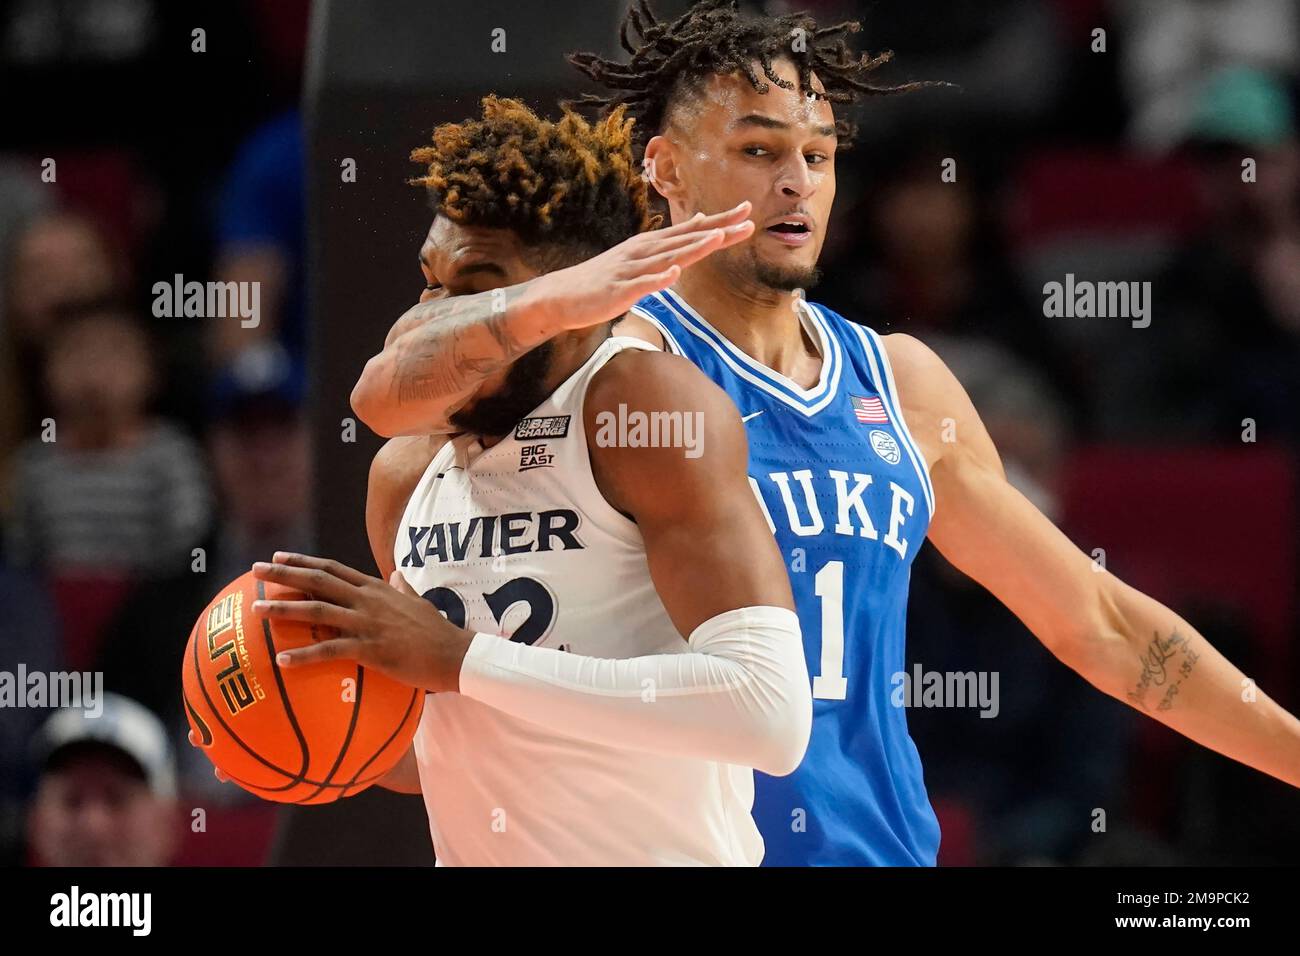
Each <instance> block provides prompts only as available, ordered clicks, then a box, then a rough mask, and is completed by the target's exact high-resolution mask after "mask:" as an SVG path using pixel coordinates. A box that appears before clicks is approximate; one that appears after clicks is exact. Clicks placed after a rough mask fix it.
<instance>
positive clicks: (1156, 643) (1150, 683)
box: [1128, 627, 1200, 710]
mask: <svg viewBox="0 0 1300 956" xmlns="http://www.w3.org/2000/svg"><path fill="white" fill-rule="evenodd" d="M1178 655H1181V656H1182V660H1181V661H1175V660H1174V658H1175V657H1176V656H1178ZM1138 659H1139V661H1140V662H1141V664H1142V670H1141V671H1140V672H1139V674H1138V679H1137V683H1136V684H1135V685H1134V686H1133V689H1132V690H1131V691H1129V692H1128V699H1129V700H1130V701H1132V702H1133V703H1134V704H1135V705H1136V706H1138V707H1141V708H1142V709H1143V710H1149V709H1150V708H1148V707H1147V695H1148V692H1149V691H1150V690H1151V688H1153V687H1156V688H1162V690H1158V691H1156V693H1157V694H1158V695H1159V697H1160V699H1159V701H1158V702H1157V704H1156V710H1169V709H1171V708H1172V707H1173V706H1174V699H1175V698H1176V697H1177V696H1178V688H1179V686H1180V685H1181V684H1182V682H1183V681H1185V680H1186V679H1187V678H1189V677H1191V676H1192V670H1193V669H1194V668H1195V667H1196V662H1197V661H1198V660H1200V655H1199V654H1198V653H1197V652H1196V651H1195V649H1193V647H1192V645H1191V642H1190V641H1189V639H1188V638H1187V637H1186V636H1185V635H1183V634H1180V633H1178V628H1176V627H1175V628H1174V629H1173V631H1171V632H1170V634H1169V636H1168V637H1161V636H1160V632H1159V631H1156V632H1155V634H1154V636H1153V637H1152V638H1151V643H1150V644H1148V645H1147V646H1146V649H1145V650H1144V651H1143V652H1142V653H1141V655H1139V658H1138Z"/></svg>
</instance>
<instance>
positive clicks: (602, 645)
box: [393, 337, 763, 866]
mask: <svg viewBox="0 0 1300 956" xmlns="http://www.w3.org/2000/svg"><path fill="white" fill-rule="evenodd" d="M626 348H644V349H651V348H652V346H649V345H647V344H646V343H644V342H641V341H639V340H636V339H630V338H622V337H615V338H610V339H608V340H606V341H605V342H603V343H601V345H600V346H599V347H598V348H597V349H596V351H595V353H594V354H593V355H592V356H591V358H590V359H589V360H588V361H587V362H586V363H585V364H584V365H583V366H582V367H581V368H580V369H578V370H577V371H576V372H574V373H573V375H572V376H570V377H569V378H568V379H567V380H566V381H565V382H564V383H563V384H562V385H560V387H559V388H557V389H556V390H555V392H554V393H553V394H552V395H551V396H550V398H548V399H547V400H546V401H545V402H543V403H542V404H541V405H540V406H538V407H537V408H536V409H535V410H534V411H533V412H532V413H531V414H530V415H529V416H528V417H527V418H525V419H523V420H522V421H521V422H520V423H519V424H518V425H517V426H516V427H515V430H514V432H513V434H511V435H510V436H508V437H506V438H505V439H503V440H502V441H500V442H499V443H497V444H495V445H493V446H492V447H491V448H488V449H484V448H483V447H482V445H481V444H480V443H479V442H478V441H477V440H476V439H474V438H473V436H459V437H457V438H455V439H453V440H451V441H450V442H448V443H447V444H446V445H444V446H443V447H442V449H441V450H440V451H439V452H438V453H437V454H436V455H435V456H434V458H433V461H432V462H430V464H429V466H428V469H427V470H426V471H425V473H424V475H423V476H422V477H421V479H420V482H419V483H418V484H417V485H416V487H415V491H414V493H413V494H412V495H411V498H410V501H409V502H408V503H407V506H406V510H405V513H404V514H403V516H402V522H401V525H400V526H399V530H398V533H397V541H396V543H395V545H394V549H393V555H394V561H395V564H396V566H397V568H398V569H399V570H400V571H401V573H402V575H403V576H404V577H405V578H406V580H407V581H408V582H409V583H410V585H411V587H412V588H414V589H415V591H416V593H418V594H421V595H423V596H424V597H425V598H426V599H428V600H430V601H432V602H433V604H434V605H435V606H437V607H438V609H439V610H441V611H442V612H443V613H445V614H446V615H447V617H448V619H449V620H451V621H452V623H454V624H457V625H459V626H462V627H467V628H469V629H470V630H472V631H477V632H481V633H489V634H498V635H500V636H501V639H502V640H512V641H522V642H525V643H528V644H532V645H535V646H538V647H552V648H558V649H560V650H562V651H568V652H571V653H574V654H583V655H590V656H593V657H600V658H629V657H638V656H641V655H645V654H677V653H683V652H686V651H688V650H689V649H690V647H689V645H688V643H687V642H686V640H685V639H683V637H682V636H681V635H680V634H679V633H678V632H677V629H676V628H675V627H674V626H673V624H672V621H671V620H670V619H669V617H668V613H667V611H666V610H665V609H664V606H663V604H662V602H661V601H660V599H659V595H658V593H657V592H656V591H655V588H654V584H653V583H652V582H651V580H650V570H649V566H648V565H647V563H646V555H645V543H644V541H643V540H642V538H641V534H640V532H639V531H638V530H637V526H636V524H635V523H633V522H632V521H631V520H629V519H628V518H627V517H625V516H624V515H623V514H621V513H619V512H618V511H616V510H615V509H614V508H613V507H612V506H611V505H609V504H608V503H607V502H606V501H605V498H604V496H603V495H602V494H601V492H600V489H599V488H598V487H597V486H596V481H595V478H594V477H593V476H592V472H591V461H590V459H589V457H588V449H587V438H586V432H585V430H584V428H583V418H582V414H583V412H582V408H583V400H584V398H585V396H586V393H587V387H588V384H589V383H590V381H591V379H592V377H593V376H594V375H595V374H596V372H597V371H598V370H599V369H600V368H601V367H602V366H603V365H604V364H605V363H606V362H607V361H609V359H610V358H611V357H613V356H614V355H615V354H617V353H618V352H619V351H621V350H622V349H626ZM414 749H415V755H416V762H417V764H418V766H419V773H420V786H421V789H422V790H423V793H424V800H425V805H426V807H427V809H428V813H429V829H430V831H431V832H432V834H433V843H434V849H435V851H436V853H437V857H438V860H439V862H441V863H445V864H459V865H512V866H519V865H654V864H711V865H725V864H737V865H751V866H752V865H757V863H758V862H759V860H760V859H761V858H762V854H763V842H762V838H761V837H760V836H759V834H758V828H757V826H756V825H755V824H754V820H753V817H752V816H751V812H750V811H751V808H752V805H753V799H754V777H753V771H752V770H751V769H750V768H747V767H738V766H732V765H729V764H723V763H717V762H712V761H706V760H698V759H691V758H686V757H672V756H663V755H660V754H653V753H647V752H643V751H635V750H630V749H628V750H625V749H621V748H618V747H610V746H604V745H601V744H596V743H591V742H588V741H586V740H579V739H576V738H573V737H568V736H565V735H562V734H559V733H556V732H553V731H550V730H548V729H547V728H545V727H542V726H539V725H537V724H533V723H530V722H527V721H523V720H520V719H518V718H515V717H512V716H510V715H508V714H505V713H503V712H501V711H499V710H496V709H494V708H492V707H489V706H487V705H486V704H483V703H480V702H479V701H476V700H473V699H471V698H469V697H464V696H462V695H460V694H455V693H443V694H429V695H428V696H427V697H426V698H425V705H424V714H423V716H422V717H421V719H420V725H419V728H418V730H417V731H416V735H415V742H414Z"/></svg>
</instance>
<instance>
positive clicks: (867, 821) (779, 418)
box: [633, 290, 939, 866]
mask: <svg viewBox="0 0 1300 956" xmlns="http://www.w3.org/2000/svg"><path fill="white" fill-rule="evenodd" d="M796 307H797V309H798V310H799V312H800V318H801V320H802V321H803V323H804V327H805V328H806V329H807V331H808V333H809V334H810V336H811V337H812V338H813V340H814V341H815V342H817V343H818V345H819V348H820V351H821V354H822V371H821V378H820V380H819V381H818V382H817V384H815V385H814V386H813V387H812V388H808V389H804V388H801V387H800V386H799V385H797V384H796V383H794V382H792V381H791V380H789V379H787V378H785V377H784V376H783V375H780V374H778V373H776V372H774V371H772V370H771V369H769V368H767V367H766V366H764V365H761V364H760V363H758V362H757V361H755V360H754V359H752V358H750V357H749V356H748V355H746V354H745V353H744V352H742V351H741V350H740V349H739V348H737V347H736V346H735V345H733V344H732V343H731V342H730V341H728V340H727V339H726V338H724V337H723V336H722V335H721V334H720V333H719V332H718V331H717V330H716V329H714V328H713V326H711V325H710V324H709V323H708V322H707V321H706V320H705V319H704V318H703V317H701V316H700V315H699V314H698V313H697V312H696V311H695V310H694V309H692V308H691V307H690V306H689V305H688V304H687V303H686V302H685V301H684V300H683V299H682V298H681V296H679V295H677V294H676V293H674V292H672V291H671V290H668V291H665V292H660V293H655V294H654V295H650V296H647V297H646V298H644V299H642V300H641V301H640V302H639V303H638V304H637V305H636V306H635V307H634V309H633V311H634V312H636V313H637V314H638V315H641V316H642V317H644V318H646V319H648V320H650V321H651V322H653V323H654V324H655V325H656V326H657V327H658V328H659V330H660V331H661V332H662V333H663V336H664V340H665V342H666V344H667V347H668V349H669V350H670V351H673V352H676V353H678V354H679V355H683V356H685V357H687V358H689V359H690V360H691V361H692V362H694V363H695V364H696V365H698V366H699V367H700V368H701V369H702V370H703V371H704V373H705V374H706V375H708V376H709V377H710V378H712V379H713V381H714V382H716V383H717V384H718V385H720V386H721V387H722V388H723V389H725V390H726V392H727V394H728V395H730V396H731V398H732V400H733V401H734V402H735V403H736V406H737V407H738V408H739V409H740V414H741V418H742V419H743V420H744V422H745V428H746V430H747V432H748V437H749V483H750V487H751V488H752V489H753V491H754V494H755V495H756V497H757V498H758V501H759V504H760V505H761V506H762V508H763V512H764V513H765V515H766V516H767V521H768V524H769V525H770V526H771V527H772V530H773V533H774V534H775V535H776V541H777V545H778V546H779V547H780V549H781V553H782V556H783V557H784V559H785V562H786V567H787V568H788V569H789V571H790V583H791V585H792V587H793V590H794V600H795V607H796V609H797V610H798V613H799V623H800V626H801V628H802V630H803V642H804V652H805V654H806V655H807V659H808V672H809V674H810V675H812V695H813V727H812V737H811V739H810V741H809V744H808V752H807V754H806V755H805V757H804V759H803V763H802V764H801V765H800V766H799V768H798V769H797V770H795V772H794V773H792V774H790V775H789V776H786V777H771V776H768V775H767V774H763V773H755V774H754V777H755V781H754V786H755V796H754V819H755V820H756V821H757V823H758V827H759V830H760V831H761V832H762V834H763V839H764V842H765V843H766V847H767V848H766V854H765V856H764V860H763V862H764V865H769V866H773V865H774V866H803V865H812V864H825V865H837V866H853V865H864V866H865V865H879V866H909V865H910V866H916V865H934V863H935V855H936V854H937V852H938V849H939V823H938V821H937V820H936V819H935V815H934V811H933V810H932V809H931V807H930V801H929V799H928V798H927V796H926V792H925V781H924V779H923V776H922V772H921V761H920V757H919V756H918V754H917V750H916V745H915V744H913V742H912V738H911V737H910V736H908V733H907V714H906V711H905V709H904V708H903V707H902V706H895V704H894V703H893V700H898V701H900V702H901V700H902V697H901V691H899V690H898V688H899V687H900V685H901V681H902V678H901V676H898V677H896V675H902V674H903V673H904V671H905V663H904V651H903V644H904V629H905V619H906V614H907V588H908V581H909V579H910V575H911V566H912V559H913V558H914V557H915V556H916V552H917V549H918V548H920V546H921V542H922V541H923V540H924V539H925V533H926V529H927V527H928V526H929V523H930V517H931V515H932V514H933V513H934V491H933V488H932V487H931V485H930V478H929V475H928V473H927V471H926V465H925V461H924V460H923V458H922V457H921V452H920V449H919V447H918V446H917V444H916V443H915V441H913V439H912V436H911V435H909V434H908V431H907V426H906V424H905V423H904V421H903V416H902V412H901V409H900V407H899V402H898V395H897V391H896V389H895V387H894V381H893V374H892V372H891V371H890V368H889V362H888V358H887V356H886V355H885V349H884V345H883V343H882V342H881V340H880V337H879V336H878V335H877V334H876V333H875V332H873V331H872V330H870V329H867V328H865V327H864V326H860V325H857V324H854V323H852V322H849V321H848V320H847V319H845V318H843V317H842V316H840V315H837V314H836V313H835V312H833V311H831V310H830V309H828V308H826V307H825V306H822V305H817V304H815V303H809V302H805V301H803V300H799V302H798V305H797V306H796ZM891 698H892V699H891Z"/></svg>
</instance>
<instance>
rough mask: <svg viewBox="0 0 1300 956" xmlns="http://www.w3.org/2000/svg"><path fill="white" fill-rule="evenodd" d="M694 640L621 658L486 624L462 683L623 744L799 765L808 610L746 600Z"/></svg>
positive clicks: (777, 768) (770, 769) (806, 715)
mask: <svg viewBox="0 0 1300 956" xmlns="http://www.w3.org/2000/svg"><path fill="white" fill-rule="evenodd" d="M689 642H690V647H691V649H690V651H688V652H685V653H681V654H653V655H647V656H645V657H632V658H627V659H625V660H609V659H605V658H599V657H586V656H582V655H578V654H569V653H566V652H564V651H559V650H554V649H552V648H548V647H530V646H528V645H526V644H519V643H516V642H514V641H508V640H505V639H503V638H500V637H496V636H495V635H492V634H476V635H475V636H474V639H473V641H472V642H471V644H470V648H469V652H468V653H467V654H466V655H465V661H464V663H463V664H462V666H461V671H460V692H461V693H462V694H464V695H465V696H467V697H472V698H474V699H475V700H478V701H481V702H482V703H485V704H488V705H490V706H492V707H495V708H496V709H498V710H501V711H504V712H505V713H507V714H510V715H512V716H514V717H518V718H520V719H521V720H527V721H530V722H531V723H534V724H539V725H540V726H543V727H547V728H550V729H551V730H554V731H557V732H559V733H563V734H565V735H567V736H570V737H578V738H580V739H583V740H590V741H592V742H594V743H600V744H608V745H611V746H616V747H631V748H634V749H637V750H648V751H653V752H656V753H664V754H672V755H676V756H684V757H698V758H701V759H707V760H716V761H719V762H722V763H730V764H737V765H739V766H743V767H753V768H754V769H756V770H761V771H762V772H764V773H769V774H775V775H784V774H788V773H790V772H791V771H792V770H794V769H795V767H797V766H798V765H799V761H800V760H802V759H803V753H804V750H805V749H806V748H807V746H808V735H809V733H810V731H811V729H812V694H811V691H810V689H809V683H808V668H807V665H806V664H805V663H804V656H803V641H802V639H801V637H800V634H799V619H798V617H796V616H795V614H794V612H793V611H790V610H788V609H786V608H779V607H743V608H737V609H736V610H733V611H726V612H724V613H722V614H719V615H717V616H716V617H712V618H710V619H709V620H707V621H705V622H704V623H703V624H701V625H700V626H699V627H697V628H696V629H695V631H694V632H693V633H692V634H691V636H690V639H689Z"/></svg>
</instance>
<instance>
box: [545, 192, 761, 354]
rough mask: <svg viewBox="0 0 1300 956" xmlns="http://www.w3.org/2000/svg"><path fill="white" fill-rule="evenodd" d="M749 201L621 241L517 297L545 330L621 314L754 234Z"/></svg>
mask: <svg viewBox="0 0 1300 956" xmlns="http://www.w3.org/2000/svg"><path fill="white" fill-rule="evenodd" d="M749 211H750V203H749V201H748V200H746V201H745V202H742V203H741V204H740V205H739V206H736V207H735V208H734V209H728V210H727V211H726V212H720V213H714V214H713V215H711V216H705V215H704V214H703V213H696V214H695V215H694V216H693V217H692V218H690V219H688V220H686V221H685V222H680V223H678V224H677V225H675V226H668V227H667V228H664V229H655V230H653V231H652V232H643V233H640V234H638V235H635V236H633V237H632V238H630V239H625V240H623V241H622V242H620V243H619V244H618V245H617V246H614V248H612V249H607V250H605V251H604V252H602V253H601V254H600V255H598V256H594V257H592V258H591V259H588V260H587V261H586V262H580V263H578V264H577V265H576V266H570V267H569V268H567V269H558V270H556V271H555V272H549V273H547V274H546V275H543V276H540V277H539V278H538V279H537V280H536V281H535V282H534V283H533V284H532V286H531V287H530V288H529V289H528V290H527V291H526V292H524V293H523V294H522V295H521V299H522V300H529V299H531V300H532V302H531V303H530V304H533V305H535V307H537V308H539V309H542V310H543V311H544V312H545V314H546V316H547V326H548V327H552V328H559V329H561V330H572V329H585V328H588V327H589V326H593V325H599V324H600V323H601V322H609V321H611V320H613V319H617V318H618V317H619V316H621V315H623V313H625V312H626V311H627V310H628V309H630V308H631V307H632V306H634V305H636V303H637V302H639V301H640V300H641V299H642V298H644V297H645V296H647V295H649V294H650V293H652V292H659V291H660V290H662V289H666V288H668V287H669V286H670V285H672V284H673V283H674V282H676V281H677V279H678V277H679V276H680V275H681V274H682V270H683V269H686V268H689V267H690V266H692V265H694V264H695V263H696V262H699V261H700V260H701V259H703V258H704V257H705V256H707V255H709V254H710V253H714V252H717V251H718V250H719V249H725V248H727V247H728V246H734V245H735V244H736V243H738V242H744V241H745V240H746V239H748V238H749V237H750V236H751V235H752V234H753V232H754V223H753V221H752V220H750V219H748V218H747V217H748V216H749Z"/></svg>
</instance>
